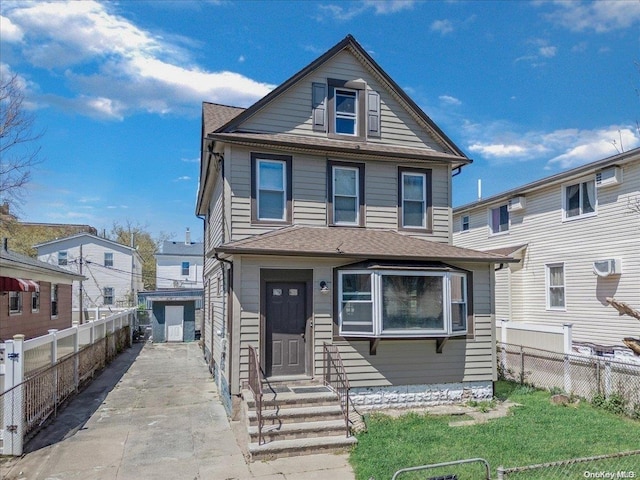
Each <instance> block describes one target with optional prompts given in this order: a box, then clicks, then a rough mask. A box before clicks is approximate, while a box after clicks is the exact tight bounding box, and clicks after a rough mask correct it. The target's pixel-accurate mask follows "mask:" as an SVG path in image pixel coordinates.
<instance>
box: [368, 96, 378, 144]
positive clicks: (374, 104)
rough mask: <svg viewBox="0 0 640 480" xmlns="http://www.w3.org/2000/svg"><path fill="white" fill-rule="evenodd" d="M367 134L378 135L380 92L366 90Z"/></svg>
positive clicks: (370, 135)
mask: <svg viewBox="0 0 640 480" xmlns="http://www.w3.org/2000/svg"><path fill="white" fill-rule="evenodd" d="M367 136H369V137H379V136H380V94H379V93H378V92H374V91H372V90H369V91H367Z"/></svg>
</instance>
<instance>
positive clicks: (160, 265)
mask: <svg viewBox="0 0 640 480" xmlns="http://www.w3.org/2000/svg"><path fill="white" fill-rule="evenodd" d="M155 257H156V289H158V290H162V289H166V288H188V289H201V288H202V286H203V284H202V274H203V267H204V243H202V242H192V241H191V233H190V232H189V229H187V232H186V235H185V240H184V242H174V241H164V242H163V243H162V248H161V251H160V252H159V253H156V255H155Z"/></svg>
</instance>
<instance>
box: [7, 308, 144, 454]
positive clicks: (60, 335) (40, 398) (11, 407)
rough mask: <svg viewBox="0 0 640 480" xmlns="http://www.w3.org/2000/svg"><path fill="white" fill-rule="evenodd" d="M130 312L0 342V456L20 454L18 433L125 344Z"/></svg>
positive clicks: (23, 432)
mask: <svg viewBox="0 0 640 480" xmlns="http://www.w3.org/2000/svg"><path fill="white" fill-rule="evenodd" d="M135 312H136V309H135V308H132V309H129V310H126V311H123V312H119V313H115V314H113V315H110V316H108V317H105V318H101V319H99V320H95V321H91V322H88V323H84V324H82V325H78V324H74V325H73V326H72V327H71V328H67V329H64V330H59V331H58V330H49V333H48V334H47V335H43V336H41V337H36V338H32V339H29V340H25V339H24V335H16V336H14V338H13V340H7V341H6V342H5V343H4V344H0V454H3V455H21V454H22V446H23V441H24V437H25V435H26V434H27V433H28V432H29V431H31V430H32V429H33V426H34V423H35V422H40V423H42V421H44V420H46V417H48V416H49V415H50V414H51V412H55V409H56V408H57V405H58V404H59V403H60V402H62V401H63V400H64V398H66V396H68V395H69V394H70V392H71V391H73V390H76V389H77V388H78V386H79V385H80V384H81V383H83V382H84V381H86V380H87V379H88V378H89V377H91V376H92V375H93V373H94V372H95V371H96V370H98V369H99V368H101V367H102V366H104V363H105V361H108V360H109V359H110V358H111V357H112V356H115V354H116V353H117V351H119V350H120V349H121V348H122V345H121V344H126V345H131V332H132V329H131V328H130V329H129V330H128V336H129V337H128V338H126V335H125V337H124V338H123V336H122V334H123V333H126V330H123V329H124V328H125V327H127V326H129V327H131V326H133V324H134V317H135ZM89 347H90V348H89ZM87 352H89V354H88V355H86V354H85V353H87ZM58 367H59V368H58ZM63 370H64V371H65V373H64V378H62V377H61V376H60V375H62V374H61V373H60V372H61V371H63ZM44 377H46V378H47V380H45V381H43V378H44ZM32 384H33V385H36V384H37V387H36V388H33V385H32ZM34 405H36V408H34Z"/></svg>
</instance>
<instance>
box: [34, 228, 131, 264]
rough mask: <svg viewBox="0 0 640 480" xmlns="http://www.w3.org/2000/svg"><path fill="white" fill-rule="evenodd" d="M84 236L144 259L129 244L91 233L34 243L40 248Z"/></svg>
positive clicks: (35, 246)
mask: <svg viewBox="0 0 640 480" xmlns="http://www.w3.org/2000/svg"><path fill="white" fill-rule="evenodd" d="M82 237H87V239H88V240H90V241H91V243H99V244H100V243H101V244H103V245H107V246H111V247H112V248H114V249H118V250H124V251H125V252H126V253H128V254H129V255H136V256H137V257H138V258H139V259H140V261H142V257H141V256H140V254H139V253H138V251H137V250H136V249H135V248H131V247H129V246H127V245H123V244H122V243H118V242H114V241H113V240H109V239H108V238H103V237H98V236H96V235H91V234H90V233H78V234H76V235H70V236H68V237H62V238H56V239H55V240H50V241H48V242H44V243H39V244H38V245H34V248H40V247H45V246H51V245H55V244H56V243H62V242H66V241H68V240H76V239H80V238H82Z"/></svg>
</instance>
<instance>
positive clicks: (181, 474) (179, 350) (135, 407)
mask: <svg viewBox="0 0 640 480" xmlns="http://www.w3.org/2000/svg"><path fill="white" fill-rule="evenodd" d="M26 450H27V453H26V454H25V455H24V456H23V457H22V458H18V459H10V460H9V461H8V462H5V463H3V464H0V469H1V471H0V473H1V475H0V478H3V479H8V480H19V479H20V480H22V479H24V480H72V479H73V480H129V479H131V480H134V479H135V480H144V479H153V480H164V479H166V480H176V479H188V480H197V479H213V480H218V479H220V480H234V479H237V480H245V479H255V478H258V479H262V480H276V479H278V480H282V479H296V480H310V479H335V480H338V479H339V480H343V479H345V480H349V479H353V478H355V477H354V475H353V471H352V469H351V467H350V466H349V464H348V462H347V458H348V457H347V456H346V455H310V456H300V457H295V458H283V459H279V460H274V461H270V462H256V463H250V464H247V463H246V462H245V458H244V456H243V455H242V452H241V450H240V447H239V446H238V443H237V441H236V437H235V436H234V434H233V431H232V428H231V425H230V423H229V420H228V419H227V416H226V413H225V410H224V407H223V406H222V404H221V403H220V400H219V396H218V392H217V389H216V386H215V384H214V383H213V380H212V378H211V375H210V374H209V371H208V369H207V366H206V364H205V362H204V360H203V358H202V352H201V350H200V348H199V347H198V345H197V344H196V343H186V344H185V343H181V344H152V343H146V344H144V345H134V346H133V347H132V348H130V349H129V350H127V351H125V352H124V353H122V354H121V355H120V356H119V357H118V358H117V359H116V360H115V361H114V362H113V363H112V364H111V365H109V366H108V367H107V368H106V369H105V370H104V371H103V372H102V373H101V374H100V375H99V376H98V377H97V378H96V379H95V380H94V382H93V383H92V384H91V385H90V386H89V387H88V388H87V389H85V390H84V391H83V392H82V393H81V394H80V395H78V396H77V397H75V398H74V399H73V401H72V402H71V403H70V404H69V405H68V406H67V407H66V408H65V409H64V410H63V411H62V412H61V413H60V414H59V415H58V417H57V418H56V419H55V420H54V421H53V422H52V423H51V424H50V425H49V426H47V427H46V428H45V429H44V430H43V431H42V432H40V433H39V434H38V435H37V436H36V437H35V438H34V439H32V440H31V441H30V442H29V443H28V444H27V445H26Z"/></svg>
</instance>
